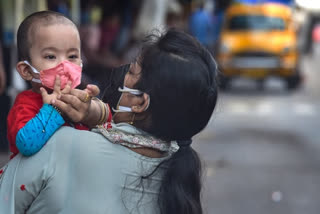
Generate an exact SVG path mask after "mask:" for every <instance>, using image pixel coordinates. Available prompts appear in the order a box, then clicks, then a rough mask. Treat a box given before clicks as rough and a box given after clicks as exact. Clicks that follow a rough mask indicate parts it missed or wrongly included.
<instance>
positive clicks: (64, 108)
mask: <svg viewBox="0 0 320 214" xmlns="http://www.w3.org/2000/svg"><path fill="white" fill-rule="evenodd" d="M53 104H54V106H56V107H58V108H59V110H60V111H61V112H62V113H63V114H64V115H65V116H67V117H68V118H69V119H70V120H71V121H73V122H75V123H78V122H80V121H82V120H83V118H84V116H83V115H82V114H81V113H79V112H78V111H77V110H76V109H74V108H73V107H72V106H71V105H70V104H67V103H65V102H63V101H61V100H55V102H54V103H53Z"/></svg>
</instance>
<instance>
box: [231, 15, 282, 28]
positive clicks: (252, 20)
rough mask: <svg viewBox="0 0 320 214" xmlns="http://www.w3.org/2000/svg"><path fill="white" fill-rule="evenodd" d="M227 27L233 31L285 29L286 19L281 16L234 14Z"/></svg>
mask: <svg viewBox="0 0 320 214" xmlns="http://www.w3.org/2000/svg"><path fill="white" fill-rule="evenodd" d="M227 28H228V29H229V30H231V31H243V30H258V31H273V30H280V31H281V30H285V21H284V20H283V19H281V18H279V17H268V16H261V15H250V16H234V17H232V18H231V19H230V21H229V23H228V25H227Z"/></svg>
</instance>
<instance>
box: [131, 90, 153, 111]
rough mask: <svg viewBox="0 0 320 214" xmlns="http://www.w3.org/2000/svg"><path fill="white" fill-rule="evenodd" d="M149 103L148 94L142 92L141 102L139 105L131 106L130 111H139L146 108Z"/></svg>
mask: <svg viewBox="0 0 320 214" xmlns="http://www.w3.org/2000/svg"><path fill="white" fill-rule="evenodd" d="M149 105H150V96H149V94H147V93H143V95H142V96H141V102H140V104H139V105H135V106H132V107H131V110H132V112H134V113H141V112H144V111H145V110H147V109H148V107H149Z"/></svg>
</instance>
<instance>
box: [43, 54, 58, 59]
mask: <svg viewBox="0 0 320 214" xmlns="http://www.w3.org/2000/svg"><path fill="white" fill-rule="evenodd" d="M44 58H45V59H55V58H56V57H55V56H54V55H46V56H45V57H44Z"/></svg>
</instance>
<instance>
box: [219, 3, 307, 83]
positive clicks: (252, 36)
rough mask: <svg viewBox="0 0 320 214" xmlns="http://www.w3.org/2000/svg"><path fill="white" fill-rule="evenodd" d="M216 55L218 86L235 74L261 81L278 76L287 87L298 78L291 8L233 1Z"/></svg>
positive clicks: (228, 80)
mask: <svg viewBox="0 0 320 214" xmlns="http://www.w3.org/2000/svg"><path fill="white" fill-rule="evenodd" d="M216 58H217V60H218V64H219V66H220V70H221V72H222V75H221V81H220V84H221V88H226V87H227V86H228V85H229V83H230V81H231V80H232V79H233V78H236V77H249V78H252V79H255V80H257V81H258V82H259V83H262V84H263V81H264V80H265V79H266V78H267V77H269V76H277V77H281V78H282V79H284V80H285V81H286V86H287V88H288V89H294V88H297V87H298V86H299V84H300V82H301V75H300V72H299V69H298V67H299V66H298V63H299V53H298V49H297V35H296V30H295V26H294V23H293V20H292V11H291V9H290V8H289V7H288V6H286V5H282V4H276V3H264V4H251V5H248V4H234V5H232V6H231V7H229V8H228V10H227V11H226V14H225V22H224V24H223V28H222V32H221V36H220V41H219V47H218V50H217V55H216Z"/></svg>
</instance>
